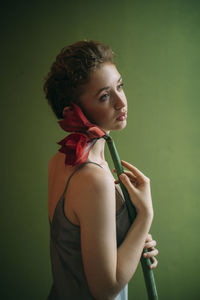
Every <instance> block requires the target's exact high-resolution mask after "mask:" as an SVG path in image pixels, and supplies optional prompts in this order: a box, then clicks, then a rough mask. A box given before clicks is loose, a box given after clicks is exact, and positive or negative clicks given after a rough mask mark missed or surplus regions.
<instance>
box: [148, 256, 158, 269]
mask: <svg viewBox="0 0 200 300" xmlns="http://www.w3.org/2000/svg"><path fill="white" fill-rule="evenodd" d="M150 260H151V262H152V264H151V265H150V269H155V268H156V267H157V265H158V260H157V259H156V258H155V257H151V259H150Z"/></svg>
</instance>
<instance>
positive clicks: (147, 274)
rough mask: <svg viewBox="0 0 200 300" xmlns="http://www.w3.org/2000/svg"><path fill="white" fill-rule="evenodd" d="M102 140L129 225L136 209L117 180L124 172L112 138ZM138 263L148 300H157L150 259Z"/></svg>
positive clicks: (107, 136) (105, 137)
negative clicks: (114, 170) (119, 190)
mask: <svg viewBox="0 0 200 300" xmlns="http://www.w3.org/2000/svg"><path fill="white" fill-rule="evenodd" d="M103 138H104V139H105V140H106V142H107V145H108V148H109V151H110V154H111V157H112V160H113V163H114V166H115V169H116V172H117V176H118V179H119V182H120V187H121V189H122V192H123V195H124V199H125V201H126V206H127V209H128V214H129V219H130V221H131V223H133V221H134V220H135V217H136V209H135V207H134V205H133V203H132V201H131V199H130V197H129V194H128V191H127V189H126V188H125V186H124V185H123V183H122V182H121V180H120V178H119V176H120V174H122V173H124V170H123V167H122V164H121V160H120V158H119V155H118V152H117V149H116V147H115V143H114V141H113V140H112V138H111V137H110V136H109V135H108V134H106V135H105V136H104V137H103ZM145 252H148V250H147V249H144V250H143V253H145ZM140 262H141V265H142V270H143V275H144V279H145V284H146V289H147V294H148V299H149V300H158V293H157V289H156V283H155V280H154V275H153V270H151V269H150V265H151V261H150V258H144V257H143V256H141V259H140Z"/></svg>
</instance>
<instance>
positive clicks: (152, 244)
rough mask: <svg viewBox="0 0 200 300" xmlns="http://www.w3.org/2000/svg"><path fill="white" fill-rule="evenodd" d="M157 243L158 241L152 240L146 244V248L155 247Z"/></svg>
mask: <svg viewBox="0 0 200 300" xmlns="http://www.w3.org/2000/svg"><path fill="white" fill-rule="evenodd" d="M156 245H157V243H156V241H154V240H152V241H150V242H147V243H145V244H144V248H145V249H149V248H154V247H155V246H156Z"/></svg>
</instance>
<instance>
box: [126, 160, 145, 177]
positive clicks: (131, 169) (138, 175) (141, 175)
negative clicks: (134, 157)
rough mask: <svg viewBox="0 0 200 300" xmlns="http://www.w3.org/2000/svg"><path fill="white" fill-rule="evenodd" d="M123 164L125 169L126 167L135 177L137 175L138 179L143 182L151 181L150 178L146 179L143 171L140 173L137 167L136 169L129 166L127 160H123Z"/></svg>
mask: <svg viewBox="0 0 200 300" xmlns="http://www.w3.org/2000/svg"><path fill="white" fill-rule="evenodd" d="M121 163H122V165H123V166H124V167H126V168H127V169H129V170H130V171H131V172H133V174H134V175H136V176H137V177H138V178H141V179H143V180H146V181H149V178H148V177H146V176H145V175H144V174H143V173H142V172H141V171H139V170H138V169H137V168H136V167H134V166H133V165H131V164H129V163H128V162H126V161H125V160H121Z"/></svg>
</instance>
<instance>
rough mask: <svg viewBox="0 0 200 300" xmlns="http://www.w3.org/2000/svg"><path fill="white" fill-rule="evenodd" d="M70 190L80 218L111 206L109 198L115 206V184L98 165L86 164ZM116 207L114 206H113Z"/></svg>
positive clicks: (75, 175)
mask: <svg viewBox="0 0 200 300" xmlns="http://www.w3.org/2000/svg"><path fill="white" fill-rule="evenodd" d="M70 190H71V192H72V193H73V195H74V199H75V200H74V205H75V211H76V213H77V215H78V218H79V219H80V218H81V215H83V214H84V212H85V213H87V212H89V211H92V210H94V211H95V210H99V206H101V207H102V209H103V207H104V206H107V205H109V203H106V201H107V199H108V198H109V199H110V201H109V202H112V204H111V206H113V205H115V184H114V181H113V179H112V178H111V176H110V175H109V174H108V172H107V171H106V170H105V169H104V168H101V167H100V166H98V165H96V164H91V163H90V164H86V165H84V167H83V168H81V169H80V170H79V171H78V172H76V173H75V174H74V176H73V177H72V182H71V183H70ZM113 207H114V206H113Z"/></svg>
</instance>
